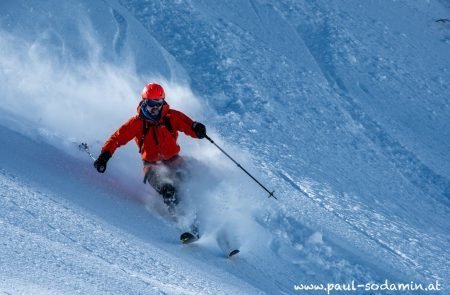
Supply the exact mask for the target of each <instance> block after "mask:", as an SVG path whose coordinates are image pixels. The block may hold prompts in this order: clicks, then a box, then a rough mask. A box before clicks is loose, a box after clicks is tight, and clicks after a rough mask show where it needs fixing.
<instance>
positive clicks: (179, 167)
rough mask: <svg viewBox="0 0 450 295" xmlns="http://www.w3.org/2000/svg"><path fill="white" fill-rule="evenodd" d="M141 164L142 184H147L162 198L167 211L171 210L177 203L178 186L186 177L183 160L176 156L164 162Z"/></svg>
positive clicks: (144, 162)
mask: <svg viewBox="0 0 450 295" xmlns="http://www.w3.org/2000/svg"><path fill="white" fill-rule="evenodd" d="M143 164H144V183H146V182H148V183H149V184H150V186H151V187H153V188H154V189H155V190H156V191H157V192H158V193H159V194H160V195H161V196H162V197H163V200H164V203H165V204H166V205H167V206H168V207H169V209H170V208H172V209H173V208H174V207H175V206H176V205H177V204H178V202H179V194H178V188H179V185H180V183H181V182H182V181H183V180H184V179H185V178H186V177H187V169H186V163H185V161H184V159H183V158H182V157H180V156H178V155H177V156H175V157H173V158H171V159H169V160H165V161H158V162H147V161H143Z"/></svg>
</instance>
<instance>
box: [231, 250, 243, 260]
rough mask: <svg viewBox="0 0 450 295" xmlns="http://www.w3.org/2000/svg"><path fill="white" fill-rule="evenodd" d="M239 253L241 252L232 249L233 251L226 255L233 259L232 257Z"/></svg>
mask: <svg viewBox="0 0 450 295" xmlns="http://www.w3.org/2000/svg"><path fill="white" fill-rule="evenodd" d="M239 252H241V251H239V250H238V249H234V250H233V251H231V252H230V254H228V258H231V257H233V256H234V255H236V254H238V253H239Z"/></svg>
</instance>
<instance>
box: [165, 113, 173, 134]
mask: <svg viewBox="0 0 450 295" xmlns="http://www.w3.org/2000/svg"><path fill="white" fill-rule="evenodd" d="M163 124H164V126H166V128H167V130H169V132H170V133H171V134H172V135H173V127H172V123H171V122H170V116H168V115H166V116H164V118H163Z"/></svg>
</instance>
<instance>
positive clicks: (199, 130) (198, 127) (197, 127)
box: [192, 122, 206, 138]
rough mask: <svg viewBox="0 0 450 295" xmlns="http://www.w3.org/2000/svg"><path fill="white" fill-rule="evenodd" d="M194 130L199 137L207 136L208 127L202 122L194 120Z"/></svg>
mask: <svg viewBox="0 0 450 295" xmlns="http://www.w3.org/2000/svg"><path fill="white" fill-rule="evenodd" d="M192 130H194V132H195V134H196V135H197V137H198V138H205V136H206V127H205V125H203V124H202V123H200V122H194V123H193V124H192Z"/></svg>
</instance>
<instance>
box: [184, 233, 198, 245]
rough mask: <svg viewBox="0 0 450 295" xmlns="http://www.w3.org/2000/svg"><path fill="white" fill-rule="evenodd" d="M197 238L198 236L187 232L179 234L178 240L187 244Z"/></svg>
mask: <svg viewBox="0 0 450 295" xmlns="http://www.w3.org/2000/svg"><path fill="white" fill-rule="evenodd" d="M197 240H198V237H196V236H195V235H193V234H191V233H189V232H185V233H182V234H181V236H180V241H181V243H182V244H189V243H192V242H195V241H197Z"/></svg>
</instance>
